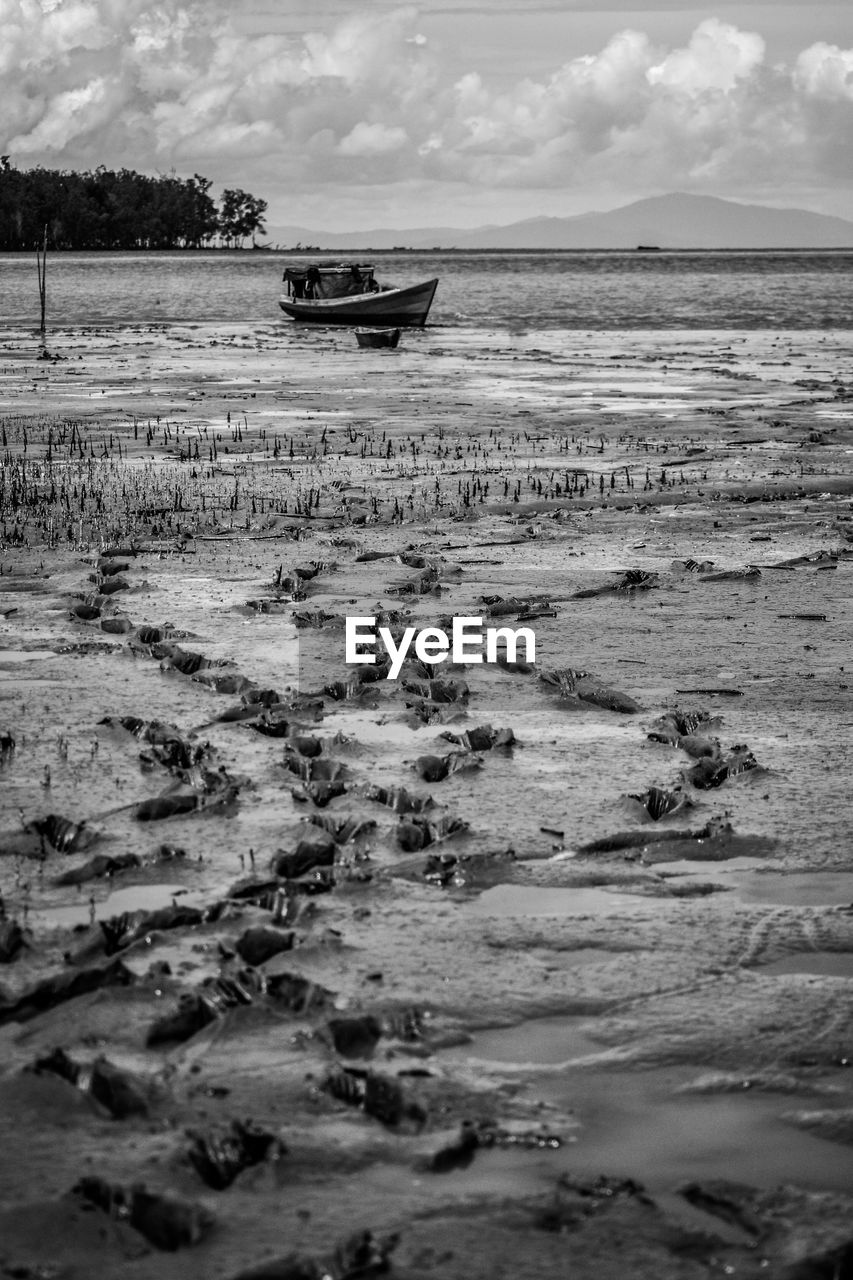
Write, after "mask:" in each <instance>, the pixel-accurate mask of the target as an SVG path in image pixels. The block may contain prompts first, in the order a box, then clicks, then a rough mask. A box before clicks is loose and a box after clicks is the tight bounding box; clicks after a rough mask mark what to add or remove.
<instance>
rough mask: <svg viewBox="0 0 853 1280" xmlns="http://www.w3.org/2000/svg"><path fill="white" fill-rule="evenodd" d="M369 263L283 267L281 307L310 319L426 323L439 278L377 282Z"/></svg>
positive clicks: (296, 317) (320, 321) (387, 324)
mask: <svg viewBox="0 0 853 1280" xmlns="http://www.w3.org/2000/svg"><path fill="white" fill-rule="evenodd" d="M374 270H375V268H374V267H372V266H363V265H362V264H361V263H358V262H344V263H340V264H338V265H336V266H319V265H316V264H315V265H312V266H309V267H287V268H286V269H285V272H284V275H283V277H282V279H283V281H284V282H285V284H286V285H287V292H286V293H284V294H282V296H281V298H280V299H279V306H280V307H281V309H282V311H284V312H285V313H286V314H287V315H289V316H291V317H292V318H293V319H294V320H309V321H313V323H314V324H351V325H376V326H383V327H394V328H396V327H398V326H401V325H418V326H423V325H424V324H426V318H427V316H428V314H429V309H430V307H431V306H432V300H433V298H434V297H435V291H436V288H437V287H438V280H425V281H423V282H422V283H421V284H413V285H409V286H408V287H407V288H405V289H395V288H389V287H388V286H383V285H380V284H377V282H376V280H375V279H374Z"/></svg>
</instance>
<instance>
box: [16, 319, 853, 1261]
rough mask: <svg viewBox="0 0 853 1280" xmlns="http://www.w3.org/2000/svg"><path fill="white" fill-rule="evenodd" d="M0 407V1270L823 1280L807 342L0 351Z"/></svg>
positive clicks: (849, 1251) (831, 679) (848, 560)
mask: <svg viewBox="0 0 853 1280" xmlns="http://www.w3.org/2000/svg"><path fill="white" fill-rule="evenodd" d="M0 403H2V406H3V410H2V414H0V425H1V426H2V439H0V449H2V459H3V468H2V488H0V805H2V816H0V893H2V902H3V915H2V919H0V1045H2V1064H3V1065H2V1077H0V1133H2V1146H3V1150H4V1153H5V1158H4V1160H3V1162H2V1165H0V1200H2V1206H3V1207H2V1211H0V1273H2V1274H4V1275H9V1276H21V1277H36V1276H39V1277H63V1278H64V1277H69V1278H74V1277H84V1276H85V1277H89V1276H91V1275H94V1274H97V1275H99V1276H104V1277H113V1276H115V1277H129V1278H131V1280H148V1278H149V1277H155V1276H156V1277H170V1276H174V1277H178V1276H181V1277H187V1278H191V1277H198V1278H199V1280H200V1278H202V1277H204V1278H205V1280H208V1278H209V1277H220V1276H221V1277H226V1278H230V1280H236V1278H237V1277H239V1276H245V1277H249V1276H256V1277H268V1278H269V1277H281V1278H286V1280H298V1278H299V1277H309V1278H310V1277H313V1278H314V1280H316V1278H317V1277H320V1276H323V1275H329V1276H332V1277H334V1278H335V1280H344V1278H345V1277H356V1276H359V1277H362V1276H370V1275H379V1274H383V1273H384V1272H386V1271H389V1270H390V1272H391V1274H393V1275H395V1276H399V1277H404V1278H405V1280H421V1278H423V1280H426V1278H427V1277H436V1278H439V1277H440V1280H463V1277H464V1278H465V1280H471V1278H472V1277H490V1278H491V1277H504V1276H506V1277H510V1276H511V1277H513V1278H514V1280H519V1278H520V1277H531V1280H532V1278H533V1277H535V1278H536V1280H543V1278H544V1277H555V1278H556V1277H564V1276H567V1275H571V1276H572V1277H573V1278H574V1280H587V1278H589V1280H592V1278H593V1277H594V1278H595V1280H610V1278H611V1277H613V1278H614V1280H615V1278H616V1277H623V1276H630V1277H632V1280H646V1278H647V1277H648V1278H649V1280H651V1277H655V1280H670V1278H672V1280H675V1278H676V1277H677V1278H678V1280H693V1278H694V1277H697V1278H698V1277H709V1276H715V1275H721V1274H734V1275H738V1276H744V1277H752V1276H755V1277H758V1276H768V1275H769V1276H773V1277H774V1280H778V1278H780V1277H784V1278H786V1280H794V1278H795V1277H800V1278H801V1280H802V1278H805V1277H813V1276H814V1277H824V1276H825V1277H830V1276H836V1275H846V1274H847V1273H848V1271H849V1269H850V1268H851V1266H853V1262H851V1258H853V1229H851V1227H850V1222H851V1209H852V1208H853V1197H851V1194H850V1188H851V1186H853V1074H851V1070H850V1062H851V1058H853V1025H852V1024H851V1014H853V982H851V978H853V863H851V844H850V835H849V825H850V817H849V814H850V809H849V778H850V765H851V751H850V741H851V735H850V729H851V724H853V697H851V671H850V667H851V661H853V659H851V654H850V643H849V638H850V635H851V633H853V591H851V580H853V506H851V499H853V473H851V466H850V459H851V450H853V368H851V359H850V347H849V334H846V333H845V332H843V331H831V330H827V331H820V332H796V333H793V332H784V333H778V334H774V333H770V332H748V333H747V332H696V331H691V332H687V331H683V332H682V331H665V332H660V331H656V332H651V331H650V332H642V331H634V332H618V333H616V332H614V333H602V332H576V333H560V334H557V333H552V332H536V333H532V332H531V333H528V332H525V331H524V330H523V329H520V330H519V332H517V333H512V334H507V333H506V332H498V331H494V332H491V331H488V330H482V329H479V330H476V331H475V330H466V329H442V328H431V329H427V330H425V331H422V332H404V333H403V336H402V339H401V342H400V345H399V347H397V348H396V349H395V350H390V349H361V348H359V347H358V346H357V344H356V341H355V335H354V334H353V333H351V332H349V331H332V332H329V331H324V330H311V329H300V328H299V327H298V326H291V325H288V324H286V323H279V324H270V325H268V326H267V325H265V326H259V327H258V326H253V327H248V326H233V327H230V328H226V327H224V326H209V325H204V326H201V325H200V326H192V327H190V326H186V327H180V326H168V325H140V326H127V327H125V328H122V329H107V328H105V329H80V328H77V329H74V330H67V331H56V332H52V333H50V334H49V335H48V338H47V347H46V350H45V351H44V352H43V353H42V355H41V356H40V353H39V348H38V346H37V344H36V342H35V340H34V339H33V337H32V336H31V335H28V334H25V333H23V332H11V331H9V332H6V333H5V334H4V335H3V336H2V339H0ZM366 616H367V617H374V618H376V619H377V620H378V624H381V625H383V626H385V627H386V628H388V630H389V633H390V634H391V635H393V636H395V637H398V636H399V635H401V634H402V633H403V632H404V631H405V629H406V628H408V627H414V628H415V629H416V630H422V629H424V628H440V629H443V630H445V631H448V632H449V631H450V629H451V627H452V622H453V619H454V618H458V617H479V618H482V620H483V625H484V626H491V627H504V628H508V629H512V630H515V629H518V628H528V629H531V630H532V631H533V632H534V633H535V641H536V651H535V658H534V659H533V661H526V660H525V659H524V656H523V655H521V654H515V655H513V654H512V653H502V654H501V655H500V656H499V660H498V661H497V662H492V663H474V662H465V663H459V662H453V661H451V660H450V659H449V658H448V659H447V660H445V661H443V662H441V663H440V664H435V665H430V664H428V663H425V662H423V661H420V660H418V659H417V658H416V657H415V656H414V654H413V652H410V654H409V656H408V658H407V660H406V661H405V662H403V663H402V666H401V669H400V672H399V677H398V678H397V679H389V678H387V674H388V672H387V665H386V664H383V662H382V661H381V657H382V655H381V653H380V654H379V655H378V656H379V657H380V661H379V662H377V663H375V664H373V665H372V666H367V665H365V666H360V665H354V664H349V665H347V663H346V662H345V635H346V619H347V618H348V617H366Z"/></svg>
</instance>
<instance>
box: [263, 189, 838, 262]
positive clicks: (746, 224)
mask: <svg viewBox="0 0 853 1280" xmlns="http://www.w3.org/2000/svg"><path fill="white" fill-rule="evenodd" d="M268 235H269V238H270V240H271V241H272V242H273V243H277V244H279V245H280V246H281V247H282V248H287V249H290V248H294V247H295V246H296V245H297V244H298V243H299V244H302V245H304V246H306V247H308V246H311V247H314V248H320V249H332V250H335V249H341V250H347V251H352V250H355V249H357V250H365V249H394V248H407V249H433V248H442V249H636V248H637V246H638V245H647V246H655V247H658V248H661V249H851V248H853V222H849V221H848V220H847V219H846V218H832V217H827V216H826V215H825V214H821V213H809V212H808V211H807V210H805V209H773V208H770V207H768V206H765V205H757V204H737V203H736V202H735V201H734V200H720V199H718V198H717V197H716V196H695V195H687V194H685V193H683V192H679V193H675V194H673V195H665V196H650V197H649V198H648V199H645V200H635V201H634V202H633V203H632V204H628V205H623V206H622V208H620V209H611V210H610V211H609V212H607V213H582V214H579V215H577V216H575V217H572V218H527V219H525V220H524V221H523V222H513V223H510V224H509V225H508V226H484V227H476V228H474V230H461V229H460V228H458V227H457V228H453V227H422V228H418V229H416V230H409V231H399V230H397V231H395V230H392V229H388V228H379V229H376V230H373V231H353V232H349V233H342V232H327V231H316V230H309V229H307V228H305V227H270V228H269V231H268Z"/></svg>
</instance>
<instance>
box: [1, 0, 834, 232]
mask: <svg viewBox="0 0 853 1280" xmlns="http://www.w3.org/2000/svg"><path fill="white" fill-rule="evenodd" d="M483 20H484V21H486V20H487V18H486V16H485V15H484V19H483ZM418 23H419V18H418V12H417V10H416V9H414V8H408V7H402V8H398V9H389V8H383V10H382V11H381V12H377V11H376V9H375V8H374V9H373V11H371V12H363V13H362V12H356V13H349V14H348V15H347V16H345V17H343V18H342V19H341V20H340V21H339V22H338V23H337V25H336V26H334V27H332V28H331V29H329V30H325V31H320V30H316V31H309V32H306V33H304V34H302V35H299V36H293V35H287V34H266V35H253V34H245V33H244V32H242V31H241V30H239V29H238V27H237V25H235V23H234V21H233V18H232V12H231V5H230V3H226V0H206V3H204V4H187V3H183V2H182V0H0V75H2V79H0V150H2V152H3V153H4V154H5V153H6V152H9V153H11V155H12V157H13V160H14V162H15V163H16V164H18V165H19V166H27V165H31V164H36V163H41V164H48V165H68V166H73V167H81V166H85V165H92V166H95V165H98V164H102V163H103V164H107V165H119V164H126V165H128V166H131V167H134V168H137V169H141V170H145V171H151V170H152V169H159V170H163V169H168V168H169V167H171V166H172V165H175V166H176V167H178V168H179V169H180V170H181V171H182V172H186V173H189V172H192V171H194V170H199V171H202V172H205V173H207V174H208V176H210V177H212V178H213V179H214V181H215V182H223V183H227V184H229V185H230V184H232V183H233V182H239V183H240V184H241V185H244V186H246V187H247V188H248V189H250V190H253V191H255V192H256V193H257V194H258V195H262V196H266V197H267V198H269V196H270V194H273V195H274V193H275V191H277V190H279V189H284V188H286V189H287V190H288V192H289V196H290V203H291V206H292V202H293V199H294V198H296V199H298V198H299V197H300V195H301V194H303V193H304V194H305V196H306V198H311V199H317V198H320V196H321V194H322V192H323V191H326V192H330V193H331V192H339V191H341V190H342V189H343V188H345V187H347V188H349V189H350V190H353V189H354V188H355V187H358V186H360V187H365V186H368V185H372V186H374V187H375V189H376V191H377V199H378V198H379V193H380V192H385V191H386V190H387V188H388V187H389V185H396V187H397V188H398V189H399V190H400V191H401V192H402V191H405V190H415V189H417V190H418V191H421V192H422V191H423V190H425V189H426V186H428V185H429V184H430V183H434V184H435V183H441V184H455V185H454V187H453V189H454V190H459V189H461V188H462V186H463V185H464V186H467V187H474V188H480V189H482V190H483V191H484V192H489V191H495V190H499V189H504V190H514V191H519V190H524V189H526V188H530V189H533V188H535V189H538V190H546V189H551V190H553V191H558V190H560V189H566V190H568V189H578V188H583V189H590V190H591V189H597V190H602V189H606V188H608V187H609V188H610V189H612V190H614V191H618V190H619V189H624V188H625V186H626V184H628V183H630V187H631V189H632V190H633V191H636V190H637V189H640V188H645V189H651V188H658V189H659V188H682V187H693V188H694V189H707V190H714V191H718V192H723V191H725V192H727V193H728V194H738V193H739V192H740V191H741V190H742V189H744V188H745V187H748V189H749V190H750V192H751V193H752V194H755V190H756V186H760V187H762V188H764V189H766V190H767V191H768V192H770V191H779V192H782V191H785V190H787V191H791V192H793V191H795V190H796V188H797V187H798V186H801V187H802V188H803V189H804V190H806V189H808V190H809V191H810V192H811V193H813V192H814V191H815V190H819V189H820V188H821V187H824V188H826V189H830V188H832V187H837V186H838V185H839V184H840V183H843V182H848V181H851V180H853V159H851V158H850V153H851V148H850V147H849V138H850V136H851V135H853V49H847V50H845V49H841V48H839V47H837V46H836V45H831V44H827V43H823V42H815V43H814V44H812V45H811V46H810V47H809V48H807V49H804V50H802V52H801V53H800V54H799V56H798V57H797V59H796V60H795V62H794V63H793V65H792V66H790V67H784V66H770V65H768V63H767V61H766V58H765V44H764V40H763V39H762V37H761V35H759V34H757V33H754V32H749V31H742V30H740V29H739V28H737V27H735V26H733V25H731V24H729V23H725V22H722V21H720V20H719V19H716V18H714V19H708V20H705V21H703V22H700V23H699V25H698V26H697V27H696V30H695V31H694V32H693V34H692V36H691V37H690V39H689V40H688V41H686V43H685V44H684V45H683V47H678V48H669V47H662V46H659V45H655V44H653V43H652V41H651V40H650V39H649V37H648V36H647V35H646V34H644V33H643V32H641V31H635V30H626V31H622V32H620V33H619V34H618V35H616V36H614V37H613V39H611V40H610V41H609V42H608V43H607V44H606V45H605V46H604V47H603V48H602V49H600V50H599V51H598V52H597V53H595V54H591V55H585V56H583V57H576V58H571V59H569V60H568V61H564V62H563V63H562V64H561V65H555V67H554V70H553V71H552V73H551V74H550V75H549V76H547V77H540V78H537V79H532V78H522V77H520V78H519V79H518V80H517V81H516V82H515V83H514V84H512V85H510V87H509V88H507V87H506V85H505V84H504V86H503V87H502V88H501V89H496V88H495V87H494V86H492V85H491V84H490V83H489V81H488V79H487V77H486V76H485V75H484V74H483V73H482V71H481V70H480V69H478V68H477V66H476V64H475V55H474V54H473V53H472V65H471V67H470V71H469V72H468V73H467V74H465V75H463V76H461V77H457V78H456V79H455V80H453V81H451V80H450V79H449V78H448V76H447V74H446V73H445V71H444V68H443V64H442V59H441V52H440V50H439V49H438V48H435V47H433V44H432V42H430V41H426V40H425V39H424V37H423V36H422V34H421V33H420V32H419V30H418ZM425 184H426V186H425ZM291 216H292V215H291Z"/></svg>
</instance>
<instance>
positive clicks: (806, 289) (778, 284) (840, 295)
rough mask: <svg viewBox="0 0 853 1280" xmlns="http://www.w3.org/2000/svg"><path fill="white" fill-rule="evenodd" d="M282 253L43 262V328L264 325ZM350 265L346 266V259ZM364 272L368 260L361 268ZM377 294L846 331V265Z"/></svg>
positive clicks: (384, 268) (597, 324) (540, 268)
mask: <svg viewBox="0 0 853 1280" xmlns="http://www.w3.org/2000/svg"><path fill="white" fill-rule="evenodd" d="M341 256H342V255H335V254H329V255H312V257H311V258H310V259H309V258H305V259H300V258H296V257H294V256H293V255H289V254H287V255H286V254H278V253H267V252H264V253H252V252H251V251H245V252H242V253H227V252H219V253H203V252H202V253H198V252H197V253H147V254H135V253H79V254H74V253H69V254H54V255H53V256H52V257H51V258H50V260H49V263H48V322H49V323H53V324H55V325H60V324H61V325H63V326H68V325H79V324H105V325H113V324H122V323H136V322H152V321H154V322H156V321H162V322H179V323H185V324H193V323H227V322H228V321H234V322H237V323H249V324H258V323H261V324H263V323H269V322H270V321H276V322H278V321H279V320H280V321H281V323H283V324H290V323H292V322H291V321H289V320H287V319H286V317H284V315H283V313H282V312H281V311H280V310H279V307H278V295H279V292H280V283H281V274H282V270H283V268H284V266H285V265H294V264H295V263H297V262H299V261H309V260H313V261H316V260H318V258H320V257H326V258H327V260H328V261H332V262H334V261H337V260H339V259H340V257H341ZM344 256H345V255H344ZM360 258H361V261H368V260H369V255H365V254H362V255H360ZM373 260H374V261H375V263H376V267H377V272H376V274H377V278H378V279H379V280H380V281H381V283H383V284H397V285H405V284H414V283H415V282H416V281H418V280H425V279H429V278H431V277H433V276H438V277H439V278H440V284H439V288H438V292H437V294H436V299H435V302H434V303H433V308H432V311H431V313H430V324H431V325H435V326H450V327H454V326H460V325H461V326H466V327H467V326H482V325H488V326H492V327H494V326H497V327H499V328H507V329H513V328H525V329H655V328H661V329H680V328H689V329H828V328H843V329H849V328H853V252H848V251H836V252H812V251H806V250H801V251H796V252H767V253H754V252H748V251H741V252H730V251H727V252H719V253H690V252H683V251H682V252H662V253H636V252H613V251H607V252H571V253H550V252H537V253H500V252H494V251H492V252H486V251H484V252H482V253H429V254H411V253H389V254H377V255H375V257H374V258H373ZM37 322H38V285H37V277H36V265H35V257H34V256H32V257H30V256H29V255H20V254H0V327H7V328H8V327H18V326H21V325H25V326H29V325H35V324H37Z"/></svg>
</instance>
